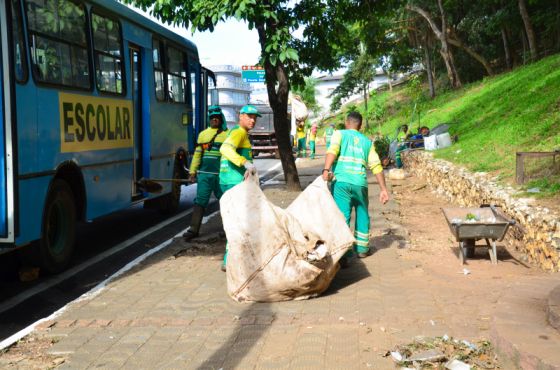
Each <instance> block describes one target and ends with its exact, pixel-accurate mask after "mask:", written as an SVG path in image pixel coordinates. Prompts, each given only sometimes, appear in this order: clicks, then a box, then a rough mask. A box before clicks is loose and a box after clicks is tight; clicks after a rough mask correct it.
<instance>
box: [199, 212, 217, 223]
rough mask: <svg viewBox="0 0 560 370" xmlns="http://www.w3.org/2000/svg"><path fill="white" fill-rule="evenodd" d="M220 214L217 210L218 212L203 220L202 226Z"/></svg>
mask: <svg viewBox="0 0 560 370" xmlns="http://www.w3.org/2000/svg"><path fill="white" fill-rule="evenodd" d="M219 213H220V210H217V211H216V212H214V213H210V214H209V215H208V216H205V217H203V218H202V224H203V225H204V224H205V223H207V222H208V221H210V220H211V219H212V218H213V217H214V216H216V215H217V214H219Z"/></svg>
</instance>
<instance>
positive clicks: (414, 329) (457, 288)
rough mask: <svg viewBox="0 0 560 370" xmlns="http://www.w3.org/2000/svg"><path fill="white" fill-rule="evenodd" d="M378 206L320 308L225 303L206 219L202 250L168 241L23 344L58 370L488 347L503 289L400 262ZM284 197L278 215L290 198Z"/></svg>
mask: <svg viewBox="0 0 560 370" xmlns="http://www.w3.org/2000/svg"><path fill="white" fill-rule="evenodd" d="M321 168H322V159H317V160H315V161H314V162H313V161H310V160H304V161H302V162H301V166H300V173H301V175H302V179H303V180H304V181H306V182H307V183H308V182H310V181H312V180H313V179H314V178H315V177H316V176H317V175H319V173H320V170H321ZM278 191H279V190H271V192H278ZM377 194H378V187H377V185H376V184H371V185H370V197H371V202H370V207H371V210H372V216H373V217H372V235H374V238H373V239H372V243H373V244H374V245H375V246H376V247H377V251H376V252H375V253H374V254H373V255H372V256H370V257H368V258H366V259H361V260H355V261H354V262H353V264H352V265H351V267H350V268H348V269H345V270H341V271H340V272H339V273H338V275H337V276H336V277H335V280H334V281H333V283H332V285H331V287H330V288H329V290H328V291H327V292H326V293H325V294H324V295H322V296H321V297H318V298H316V299H311V300H304V301H291V302H280V303H250V304H239V303H236V302H234V301H233V300H231V299H230V298H229V297H228V296H227V293H226V284H225V274H224V273H223V272H221V271H220V270H219V266H220V263H221V257H222V253H223V249H224V243H225V239H224V238H223V237H222V236H220V234H219V233H220V229H221V222H220V218H219V217H215V218H213V219H212V220H211V221H210V222H209V223H208V224H207V225H205V226H204V232H205V233H206V235H207V237H206V240H203V241H201V242H200V243H197V244H186V243H184V242H183V241H182V240H176V241H174V242H173V243H172V244H171V245H170V246H169V247H168V248H166V249H164V250H163V251H162V252H160V253H158V254H157V255H155V256H154V257H152V258H150V259H149V260H147V261H145V262H144V263H142V264H141V265H139V266H137V267H136V268H134V269H133V270H132V271H131V272H130V273H128V274H126V275H125V276H122V277H120V278H118V279H117V280H115V281H113V282H111V283H110V284H109V285H108V286H107V288H106V289H104V290H103V291H102V292H101V293H100V294H98V295H97V296H95V297H93V298H91V299H84V300H81V301H79V302H76V303H74V304H72V305H71V306H70V307H69V308H68V309H67V310H66V311H65V312H64V313H63V314H62V315H60V316H59V317H58V318H57V319H56V320H55V321H54V322H50V323H48V324H46V325H43V326H42V329H40V330H39V331H37V332H35V333H34V334H33V336H34V337H35V338H37V340H38V341H40V340H43V341H44V340H45V338H47V339H52V342H53V343H54V344H53V345H52V346H48V347H47V348H46V349H45V350H44V351H45V352H46V354H50V355H51V356H52V357H51V359H52V358H64V362H63V363H62V364H61V365H60V368H65V369H83V368H106V369H117V368H126V369H156V368H157V369H186V368H193V369H194V368H200V369H220V368H224V369H232V368H240V369H252V368H258V369H268V368H278V369H283V368H293V369H302V368H315V369H331V368H332V369H349V368H377V369H388V368H389V369H390V368H393V367H394V365H393V363H392V361H391V360H390V359H388V358H386V357H384V356H383V355H384V354H385V353H386V351H387V350H389V349H391V348H393V347H394V346H395V345H396V344H400V343H408V342H410V341H411V340H412V339H413V338H414V337H415V336H419V335H423V336H435V335H438V336H441V335H443V334H448V335H450V336H455V337H458V338H464V339H469V340H474V339H477V338H481V337H486V336H489V330H490V321H491V317H492V308H493V307H494V305H495V303H496V302H497V301H498V300H499V299H500V297H501V295H503V294H504V291H505V290H507V287H506V286H503V287H502V288H501V289H498V288H497V286H496V284H497V283H496V282H491V286H489V287H488V288H485V287H484V285H482V286H480V285H479V286H478V288H474V287H473V286H472V285H470V284H468V283H467V284H465V281H466V280H465V277H464V276H462V275H459V274H456V276H451V277H450V276H449V275H446V274H438V272H437V271H432V270H430V269H429V268H424V266H423V265H421V264H419V263H418V262H417V261H416V260H415V259H414V258H409V257H407V258H403V254H404V253H406V248H405V247H406V246H407V245H408V241H407V240H406V238H407V233H406V231H405V230H403V229H402V227H400V226H399V224H398V222H399V206H398V204H397V203H396V202H395V201H391V202H390V203H389V204H387V205H386V206H385V207H383V208H381V206H380V205H379V204H378V202H377V200H376V199H377ZM285 197H286V198H285V199H284V201H283V203H284V206H286V205H287V204H289V201H288V200H289V199H290V197H291V198H293V197H295V194H290V193H285ZM498 268H499V265H498ZM475 279H476V278H475ZM542 281H543V280H541V281H538V282H537V284H542ZM471 282H472V280H471ZM484 302H486V303H484ZM22 345H25V344H22ZM7 358H8V357H6V356H3V357H0V367H8V365H9V361H7ZM61 361H62V359H61V360H59V361H58V362H56V363H59V362H61ZM12 366H13V367H17V366H18V365H17V364H16V365H13V364H12Z"/></svg>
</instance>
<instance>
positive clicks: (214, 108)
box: [208, 105, 227, 131]
mask: <svg viewBox="0 0 560 370" xmlns="http://www.w3.org/2000/svg"><path fill="white" fill-rule="evenodd" d="M212 116H219V117H220V118H221V119H222V130H223V131H225V130H227V122H226V117H225V116H224V113H223V112H222V108H220V107H219V106H218V105H211V106H209V107H208V121H210V118H211V117H212Z"/></svg>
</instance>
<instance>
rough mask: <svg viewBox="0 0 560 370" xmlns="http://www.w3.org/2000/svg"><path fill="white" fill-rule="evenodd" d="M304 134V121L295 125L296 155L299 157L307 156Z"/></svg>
mask: <svg viewBox="0 0 560 370" xmlns="http://www.w3.org/2000/svg"><path fill="white" fill-rule="evenodd" d="M305 136H306V135H305V122H300V123H298V125H297V127H296V139H297V149H298V157H300V158H302V157H307V149H306V143H305Z"/></svg>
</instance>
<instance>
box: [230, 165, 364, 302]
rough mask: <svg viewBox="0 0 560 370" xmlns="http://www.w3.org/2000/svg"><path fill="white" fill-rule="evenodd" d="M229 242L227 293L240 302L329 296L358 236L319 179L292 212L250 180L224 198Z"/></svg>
mask: <svg viewBox="0 0 560 370" xmlns="http://www.w3.org/2000/svg"><path fill="white" fill-rule="evenodd" d="M220 209H221V214H222V221H223V225H224V229H225V232H226V236H227V240H228V249H229V252H228V258H227V270H226V271H227V272H226V274H227V288H228V294H229V295H230V296H231V297H232V298H233V299H234V300H236V301H238V302H244V301H258V302H275V301H285V300H291V299H306V298H310V297H313V296H317V295H319V294H321V293H322V292H324V291H325V290H326V289H327V288H328V286H329V284H330V282H331V281H332V279H333V277H334V275H335V274H336V272H337V271H338V268H339V266H338V260H339V259H340V258H341V257H342V256H343V255H344V253H345V252H346V251H347V250H348V249H349V248H350V247H351V246H352V244H353V243H354V236H353V235H352V232H351V231H350V229H349V227H348V226H347V225H346V221H345V218H344V216H343V215H342V213H341V212H340V210H339V209H338V207H337V206H336V204H335V202H334V200H333V197H332V195H331V193H330V192H329V189H328V187H327V183H326V182H325V181H324V180H323V179H322V178H321V177H318V178H317V179H316V180H315V181H314V182H313V183H312V184H311V185H309V186H308V187H307V189H305V191H303V192H302V193H301V194H300V195H299V196H298V197H297V199H296V200H294V202H293V203H292V204H291V205H290V206H289V207H288V208H287V209H282V208H279V207H277V206H275V205H274V204H272V203H271V202H269V201H268V200H267V199H266V196H265V195H264V193H263V192H262V190H261V189H260V187H259V184H258V177H257V176H256V175H251V176H249V178H248V179H247V180H245V181H244V182H242V183H241V184H239V185H237V186H235V187H233V188H232V189H230V190H228V191H227V192H225V193H224V195H223V196H222V198H221V199H220Z"/></svg>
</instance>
